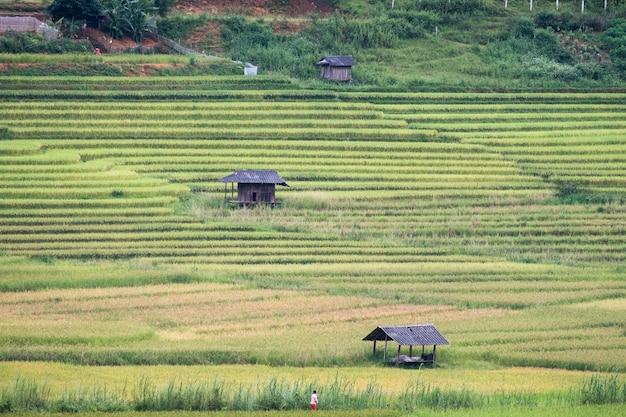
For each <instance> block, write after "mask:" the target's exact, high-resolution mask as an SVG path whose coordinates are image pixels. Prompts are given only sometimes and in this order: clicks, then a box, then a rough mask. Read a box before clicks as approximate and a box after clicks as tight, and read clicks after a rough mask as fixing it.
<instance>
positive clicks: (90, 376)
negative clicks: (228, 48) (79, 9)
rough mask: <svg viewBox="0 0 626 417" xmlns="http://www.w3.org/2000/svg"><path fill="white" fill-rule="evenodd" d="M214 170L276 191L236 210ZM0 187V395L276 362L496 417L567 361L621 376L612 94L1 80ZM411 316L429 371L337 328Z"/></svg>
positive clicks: (240, 375) (224, 375)
mask: <svg viewBox="0 0 626 417" xmlns="http://www.w3.org/2000/svg"><path fill="white" fill-rule="evenodd" d="M236 169H275V170H278V172H279V173H280V176H281V177H283V178H284V179H285V180H286V182H287V183H288V184H289V187H280V186H278V187H277V191H276V198H277V200H279V204H277V205H276V206H275V207H266V206H257V207H254V208H239V207H238V206H236V205H232V204H229V203H228V202H226V201H224V200H225V195H227V196H230V192H231V190H230V188H228V189H226V190H225V188H224V184H222V183H220V182H219V181H218V180H219V178H221V177H224V176H226V175H229V174H231V173H232V172H234V171H235V170H236ZM229 187H230V186H229ZM0 196H1V198H0V292H1V293H0V317H2V320H0V360H1V362H0V390H4V391H2V393H3V395H5V396H10V395H9V394H10V391H11V389H12V388H10V387H17V386H18V385H19V384H20V381H22V382H23V381H27V382H28V381H30V382H33V383H34V384H35V385H34V386H31V387H30V389H33V390H35V391H37V390H38V389H43V388H42V387H43V386H44V385H46V384H47V385H46V386H47V387H48V388H49V389H50V392H49V394H50V395H52V396H55V395H70V394H67V391H66V390H70V391H71V392H74V391H72V390H75V389H77V388H76V384H82V385H79V386H83V387H86V388H85V389H86V390H87V391H88V390H89V389H91V388H89V387H91V386H92V384H95V386H96V387H97V388H93V389H94V390H96V389H101V388H102V387H105V388H106V387H109V388H110V389H114V390H117V391H116V392H117V394H116V396H117V397H116V398H117V399H119V398H121V397H124V396H125V395H126V394H122V392H125V391H124V388H123V387H124V386H128V387H131V388H132V387H137V386H140V387H141V384H142V382H141V381H145V380H146V378H149V380H150V381H151V382H152V383H154V384H155V386H161V384H167V383H168V382H170V383H171V381H175V380H182V381H198V380H201V381H204V380H206V381H215V380H216V379H219V380H220V381H223V383H224V386H226V387H228V388H227V389H225V390H226V391H228V392H229V393H230V392H235V391H237V388H236V387H237V386H240V388H239V389H240V390H241V389H242V388H241V386H243V387H244V388H243V389H244V390H245V389H246V387H256V386H259V385H261V386H270V387H271V381H272V378H276V377H278V378H281V379H279V381H283V379H282V378H284V381H287V382H286V384H288V387H286V388H285V387H283V388H284V390H287V391H290V390H293V391H298V390H300V389H303V390H304V391H305V392H306V389H308V388H310V387H311V386H315V385H316V384H319V386H322V387H323V388H325V389H326V395H328V392H329V391H332V387H333V383H334V382H333V381H334V380H335V379H334V378H340V380H341V381H347V382H346V384H347V385H349V386H352V387H354V390H355V391H345V396H346V397H350V398H355V399H358V398H361V397H362V396H365V395H370V394H371V393H372V392H374V393H380V395H381V396H380V398H382V399H381V403H382V402H385V401H386V399H387V397H385V396H387V395H390V396H392V397H393V398H394V400H393V401H391V400H390V401H389V404H392V403H393V404H396V403H402V399H403V398H404V401H405V403H406V398H405V397H406V393H407V392H408V390H410V389H411V388H407V387H413V386H414V385H413V384H414V381H415V378H416V377H418V378H422V379H421V380H420V381H421V382H420V383H425V384H427V386H428V387H430V388H429V389H432V390H435V391H436V389H441V390H443V391H444V393H447V394H448V396H449V397H455V398H456V400H458V398H459V397H460V398H462V399H463V401H466V402H465V403H462V404H467V403H468V401H469V402H471V401H474V400H475V398H480V400H479V402H478V403H480V404H482V406H479V407H465V406H460V408H464V409H474V410H475V411H476V412H475V414H471V413H470V411H468V410H466V411H467V414H458V415H468V416H469V415H481V416H482V415H485V416H486V415H492V414H495V412H496V411H494V410H498V409H500V408H499V406H498V407H496V406H495V405H494V402H498V401H499V402H498V404H501V405H502V404H503V402H506V405H507V410H510V414H498V415H511V416H514V415H517V414H515V413H517V412H518V411H519V410H520V408H519V407H509V405H510V404H512V403H514V402H515V401H513V400H511V398H513V397H515V398H516V399H517V401H518V402H519V403H524V404H525V405H524V406H528V404H529V403H532V404H533V409H534V410H537V404H544V405H546V404H548V405H549V407H547V406H546V407H547V408H541V407H539V411H533V413H536V414H532V413H531V414H524V415H538V416H544V415H545V416H547V415H553V414H559V413H560V412H561V411H562V408H560V407H566V406H569V405H571V403H572V401H569V400H564V398H568V399H571V398H575V400H574V401H573V402H574V403H576V402H577V401H578V399H579V396H580V394H579V388H580V386H581V384H584V381H586V380H588V378H589V377H590V376H591V375H606V376H609V375H616V378H617V379H616V381H618V382H617V383H618V388H617V391H619V390H620V389H622V388H619V387H620V386H621V387H623V384H624V378H623V372H624V370H625V367H626V348H625V346H626V324H625V323H626V95H624V94H622V93H552V92H548V93H472V92H468V93H379V92H362V91H352V90H351V89H349V88H346V89H345V90H340V91H331V90H328V91H326V90H306V89H302V88H300V87H299V86H298V85H296V84H294V83H292V82H291V81H289V80H287V79H282V78H277V77H271V76H259V77H250V78H249V77H234V76H233V77H164V78H121V79H113V78H104V77H102V78H99V77H83V78H72V77H41V78H38V77H24V78H22V77H2V78H0ZM417 323H433V324H435V325H436V327H437V328H438V329H439V331H440V332H441V333H442V334H443V335H444V336H445V337H446V338H447V339H448V340H449V341H450V345H449V346H441V347H438V348H437V354H438V355H437V359H438V361H437V365H436V366H435V367H434V368H432V369H430V368H429V369H419V370H418V369H398V368H395V367H387V366H383V365H382V353H381V352H377V355H376V357H374V356H373V355H372V346H371V344H369V343H365V342H363V341H362V339H363V337H364V336H366V335H367V334H368V333H369V332H370V331H371V330H373V329H375V328H376V327H377V326H380V325H402V324H417ZM392 350H393V349H392ZM402 353H403V354H408V347H403V348H402ZM148 365H149V366H148ZM68 381H71V382H72V383H70V384H68ZM76 381H78V382H76ZM267 381H270V383H268V382H267ZM16 384H17V385H16ZM39 384H42V385H39ZM239 384H242V385H239ZM267 384H269V385H267ZM291 384H296V386H292V385H291ZM298 384H299V385H298ZM619 384H621V385H619ZM20 386H21V385H20ZM373 386H375V389H374V388H372V387H373ZM422 386H423V385H422ZM3 387H4V388H3ZM22 387H23V386H22ZM38 387H39V388H38ZM131 388H128V389H129V391H132V389H131ZM213 388H214V387H213ZM213 388H212V389H213ZM466 390H467V391H466ZM623 391H624V392H626V389H624V390H623ZM11 392H12V391H11ZM46 392H48V391H46ZM64 392H65V394H63V393H64ZM78 392H80V390H78ZM298 392H299V391H298ZM342 392H343V391H342ZM367 393H369V394H367ZM432 393H433V392H432V391H428V392H427V394H429V395H430V394H432ZM403 394H405V395H404V396H403ZM72 395H78V393H75V394H72ZM228 395H231V394H228ZM232 395H233V396H234V397H233V398H230V397H229V401H232V402H233V403H235V402H236V401H235V400H236V395H235V394H232ZM433 395H434V394H433ZM457 396H458V397H457ZM0 397H1V396H0ZM504 397H506V401H505V400H502V398H504ZM7 398H8V397H7ZM98 398H100V397H98ZM133 398H135V399H136V398H137V397H133ZM376 398H379V397H376ZM468 398H469V400H468ZM485 398H487V399H485ZM495 398H497V399H498V400H497V401H496V400H495ZM528 398H531V400H528ZM470 400H471V401H470ZM116 401H117V400H116ZM120 401H121V400H120ZM259 401H261V400H260V399H259ZM355 402H356V403H357V404H363V403H359V402H358V401H357V400H355ZM478 403H475V404H478ZM609 403H610V402H609ZM618 403H619V402H618ZM389 404H387V405H389ZM454 404H457V403H456V402H455V403H454ZM621 404H622V405H621V407H623V403H621ZM304 405H305V406H306V401H305V403H304ZM387 405H385V406H384V407H382V406H381V407H379V406H378V405H372V403H367V404H366V406H364V407H362V408H365V409H373V408H375V409H376V410H375V411H376V412H377V413H378V412H382V409H383V408H386V407H387ZM1 407H2V401H0V408H1ZM350 407H354V408H359V407H358V406H354V405H352V406H350ZM350 407H348V406H346V407H343V408H346V409H347V408H350ZM520 407H521V406H520ZM603 407H606V408H603ZM611 407H614V406H610V405H609V406H589V409H588V410H587V411H584V413H585V414H584V415H585V416H587V415H594V414H593V413H597V414H598V415H599V414H601V413H602V415H618V414H619V413H618V411H619V412H621V411H623V408H622V409H621V410H620V409H619V408H615V409H613V408H611ZM223 408H229V407H223ZM231 408H236V407H231ZM277 408H278V407H277ZM388 408H389V409H388V411H389V413H390V414H389V415H407V414H402V413H412V414H411V415H429V416H430V415H433V416H435V415H437V416H439V415H442V416H443V415H446V416H447V415H451V416H452V415H457V413H458V411H454V410H447V408H451V409H454V408H456V407H436V406H435V407H431V408H429V407H427V406H426V408H428V409H429V411H427V412H426V411H425V412H426V414H420V411H419V410H420V409H421V408H420V406H419V405H418V404H414V403H411V407H408V406H407V407H404V408H403V407H402V406H397V407H396V406H389V407H388ZM442 408H443V409H442ZM26 409H28V407H26ZM268 409H274V407H268ZM341 409H342V407H341V406H337V407H336V408H335V410H336V411H333V412H331V411H328V410H326V411H325V413H326V412H327V413H331V414H332V413H338V414H336V415H337V416H343V415H352V414H350V411H345V413H346V414H341V413H342V411H340V410H341ZM444 409H446V410H447V411H446V410H444ZM63 410H64V409H63ZM572 410H573V411H571V414H570V412H569V411H568V413H567V414H568V415H576V413H581V415H582V413H583V411H580V407H575V408H573V409H572ZM21 411H25V409H22V410H21ZM61 411H62V410H61ZM68 411H69V410H68ZM83 411H85V410H83ZM94 411H97V410H94ZM118 411H123V410H118ZM519 412H521V411H519ZM248 413H250V414H244V415H254V414H251V413H252V411H248ZM294 413H295V414H294V415H297V414H298V412H296V411H294ZM587 413H590V414H587ZM179 415H182V414H179ZM224 415H231V414H224ZM232 415H236V414H232ZM264 415H266V414H264ZM268 415H269V414H268ZM271 415H273V414H271ZM277 415H284V414H280V413H279V414H277ZM355 415H356V414H355ZM359 415H362V414H359ZM376 415H381V414H376ZM560 415H563V414H560Z"/></svg>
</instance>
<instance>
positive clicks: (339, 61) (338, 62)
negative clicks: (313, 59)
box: [316, 55, 355, 67]
mask: <svg viewBox="0 0 626 417" xmlns="http://www.w3.org/2000/svg"><path fill="white" fill-rule="evenodd" d="M316 65H330V66H332V67H351V66H353V65H355V62H354V59H352V56H350V55H338V56H325V57H323V58H322V59H321V60H320V61H319V62H318V63H317V64H316Z"/></svg>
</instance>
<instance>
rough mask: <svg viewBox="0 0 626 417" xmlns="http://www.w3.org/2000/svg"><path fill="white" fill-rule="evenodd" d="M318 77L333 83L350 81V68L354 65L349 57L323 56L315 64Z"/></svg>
mask: <svg viewBox="0 0 626 417" xmlns="http://www.w3.org/2000/svg"><path fill="white" fill-rule="evenodd" d="M315 65H319V67H320V77H322V78H325V79H328V80H333V81H352V67H353V66H354V65H356V63H355V62H354V59H352V56H350V55H338V56H325V57H323V58H322V59H321V60H320V61H319V62H318V63H317V64H315Z"/></svg>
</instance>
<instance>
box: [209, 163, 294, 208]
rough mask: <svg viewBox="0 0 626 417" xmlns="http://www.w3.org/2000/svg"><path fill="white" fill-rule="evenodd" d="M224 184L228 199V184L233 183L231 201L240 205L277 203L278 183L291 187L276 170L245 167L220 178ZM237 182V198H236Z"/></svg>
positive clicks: (225, 194) (225, 196)
mask: <svg viewBox="0 0 626 417" xmlns="http://www.w3.org/2000/svg"><path fill="white" fill-rule="evenodd" d="M219 181H220V182H223V183H224V184H225V185H224V199H225V200H228V184H229V183H230V184H231V201H233V202H236V203H239V205H240V206H247V205H253V204H257V203H267V204H272V205H273V204H276V184H278V185H282V186H284V187H289V185H287V183H286V182H285V180H284V179H282V178H281V177H280V175H278V171H274V170H258V169H243V170H237V171H235V172H234V173H232V174H230V175H227V176H226V177H223V178H220V180H219ZM235 183H237V200H234V194H235V186H234V184H235Z"/></svg>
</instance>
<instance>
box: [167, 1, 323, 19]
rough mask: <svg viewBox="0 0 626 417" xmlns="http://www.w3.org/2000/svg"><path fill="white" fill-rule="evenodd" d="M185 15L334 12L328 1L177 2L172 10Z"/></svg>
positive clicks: (302, 15)
mask: <svg viewBox="0 0 626 417" xmlns="http://www.w3.org/2000/svg"><path fill="white" fill-rule="evenodd" d="M172 10H173V11H174V12H180V13H186V14H202V13H209V14H229V13H234V12H238V13H245V14H248V15H251V16H286V17H307V16H309V15H311V14H314V13H316V14H319V15H320V16H326V15H328V14H330V13H332V12H334V11H335V6H333V5H332V4H331V3H330V1H328V0H247V1H245V2H244V1H241V0H179V1H178V2H177V3H176V5H174V7H173V8H172Z"/></svg>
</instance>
